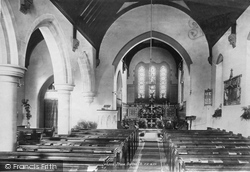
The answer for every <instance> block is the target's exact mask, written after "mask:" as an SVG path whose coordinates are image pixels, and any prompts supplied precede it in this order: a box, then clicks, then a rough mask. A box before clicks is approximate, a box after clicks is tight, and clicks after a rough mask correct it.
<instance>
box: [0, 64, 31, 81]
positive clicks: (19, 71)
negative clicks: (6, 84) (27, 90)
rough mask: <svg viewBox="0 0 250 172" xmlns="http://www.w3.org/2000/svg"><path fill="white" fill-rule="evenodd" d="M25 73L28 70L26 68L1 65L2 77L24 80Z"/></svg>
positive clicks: (0, 73)
mask: <svg viewBox="0 0 250 172" xmlns="http://www.w3.org/2000/svg"><path fill="white" fill-rule="evenodd" d="M25 71H26V68H24V67H20V66H16V65H11V64H0V76H11V77H17V78H22V77H23V76H24V73H25Z"/></svg>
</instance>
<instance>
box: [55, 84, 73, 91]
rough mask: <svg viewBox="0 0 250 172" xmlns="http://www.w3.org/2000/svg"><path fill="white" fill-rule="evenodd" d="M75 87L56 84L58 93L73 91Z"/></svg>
mask: <svg viewBox="0 0 250 172" xmlns="http://www.w3.org/2000/svg"><path fill="white" fill-rule="evenodd" d="M74 87H75V85H71V84H55V89H56V90H57V91H68V92H69V91H73V89H74Z"/></svg>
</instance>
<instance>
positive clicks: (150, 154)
mask: <svg viewBox="0 0 250 172" xmlns="http://www.w3.org/2000/svg"><path fill="white" fill-rule="evenodd" d="M143 132H144V133H145V135H144V137H140V143H139V147H138V150H137V153H136V154H135V157H134V161H133V162H132V163H131V166H130V168H129V169H128V172H167V169H166V166H164V160H165V156H164V151H163V145H162V142H161V138H159V137H158V133H160V130H144V131H143Z"/></svg>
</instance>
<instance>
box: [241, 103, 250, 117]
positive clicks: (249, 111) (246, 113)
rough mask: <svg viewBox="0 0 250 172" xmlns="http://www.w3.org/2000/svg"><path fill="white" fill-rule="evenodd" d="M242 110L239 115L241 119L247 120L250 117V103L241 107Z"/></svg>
mask: <svg viewBox="0 0 250 172" xmlns="http://www.w3.org/2000/svg"><path fill="white" fill-rule="evenodd" d="M242 110H243V111H244V112H243V114H242V115H241V116H240V117H241V119H245V120H249V119H250V105H248V106H245V107H242Z"/></svg>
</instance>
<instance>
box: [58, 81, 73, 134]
mask: <svg viewBox="0 0 250 172" xmlns="http://www.w3.org/2000/svg"><path fill="white" fill-rule="evenodd" d="M73 88H74V86H73V85H68V84H55V89H56V90H57V94H58V123H57V133H58V134H69V133H70V103H71V101H70V93H71V91H72V90H73Z"/></svg>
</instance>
